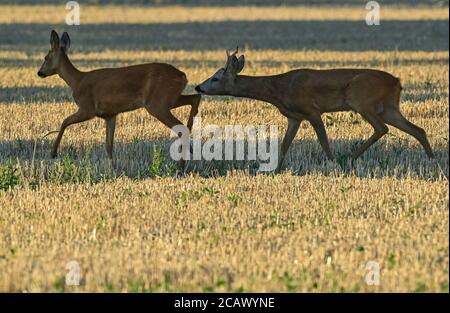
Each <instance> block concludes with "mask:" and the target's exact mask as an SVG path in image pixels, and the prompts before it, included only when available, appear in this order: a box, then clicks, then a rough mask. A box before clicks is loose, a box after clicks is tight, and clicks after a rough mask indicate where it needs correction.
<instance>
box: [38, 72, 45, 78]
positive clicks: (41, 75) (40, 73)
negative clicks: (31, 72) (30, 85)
mask: <svg viewBox="0 0 450 313" xmlns="http://www.w3.org/2000/svg"><path fill="white" fill-rule="evenodd" d="M37 74H38V76H39V77H45V75H44V73H42V72H41V71H39V72H37Z"/></svg>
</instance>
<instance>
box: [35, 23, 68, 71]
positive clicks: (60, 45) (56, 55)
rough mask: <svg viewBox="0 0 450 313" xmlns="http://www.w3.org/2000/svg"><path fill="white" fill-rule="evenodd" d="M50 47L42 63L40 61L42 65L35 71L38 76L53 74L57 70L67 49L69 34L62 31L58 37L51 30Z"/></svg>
mask: <svg viewBox="0 0 450 313" xmlns="http://www.w3.org/2000/svg"><path fill="white" fill-rule="evenodd" d="M50 47H51V48H50V51H49V52H48V53H47V55H46V56H45V59H44V63H42V66H41V68H40V69H39V72H38V73H37V74H38V76H39V77H42V78H44V77H47V76H51V75H55V74H56V73H57V72H58V68H59V65H60V63H61V60H62V57H63V56H65V55H66V54H67V52H68V51H69V47H70V38H69V34H67V33H66V32H64V33H63V34H62V36H61V39H60V38H59V36H58V33H57V32H55V31H54V30H52V33H51V34H50Z"/></svg>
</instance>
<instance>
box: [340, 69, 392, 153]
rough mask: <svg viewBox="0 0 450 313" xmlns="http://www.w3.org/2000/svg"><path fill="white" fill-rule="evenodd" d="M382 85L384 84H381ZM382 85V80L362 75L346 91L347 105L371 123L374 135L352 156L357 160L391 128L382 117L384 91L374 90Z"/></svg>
mask: <svg viewBox="0 0 450 313" xmlns="http://www.w3.org/2000/svg"><path fill="white" fill-rule="evenodd" d="M381 83H382V82H381ZM378 84H380V79H379V78H378V77H377V76H374V75H371V74H361V75H358V76H356V77H355V78H353V80H352V81H351V82H350V84H349V86H348V89H347V90H346V96H347V99H346V100H347V104H348V105H349V106H350V107H351V108H352V109H354V110H355V111H356V112H358V113H359V114H361V116H362V117H363V118H364V119H365V120H366V121H367V122H369V123H370V125H371V126H372V127H373V129H374V133H373V134H372V136H370V137H369V139H367V140H366V141H365V142H364V143H363V144H362V145H361V146H360V147H359V148H358V149H357V150H356V151H355V152H353V154H352V158H353V159H357V158H358V157H359V156H361V154H363V153H364V152H365V151H366V150H367V149H368V148H369V147H370V146H372V145H373V144H374V143H375V142H377V141H378V140H379V139H380V138H381V137H383V136H384V135H385V134H386V133H387V132H388V131H389V128H388V127H387V126H386V124H385V123H384V121H383V119H382V118H381V117H380V113H382V112H383V111H384V105H383V102H382V100H383V98H384V97H385V94H384V91H383V90H382V89H374V88H373V86H377V85H378Z"/></svg>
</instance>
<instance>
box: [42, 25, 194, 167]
mask: <svg viewBox="0 0 450 313" xmlns="http://www.w3.org/2000/svg"><path fill="white" fill-rule="evenodd" d="M50 45H51V49H50V51H49V52H48V54H47V55H46V56H45V60H44V63H43V64H42V66H41V68H40V69H39V72H38V73H37V74H38V76H39V77H42V78H44V77H48V76H52V75H55V74H57V75H59V77H61V78H62V79H63V80H64V81H65V82H66V83H67V85H69V87H70V88H71V89H72V92H73V93H72V94H73V98H74V100H75V103H76V104H77V106H78V111H77V112H75V113H74V114H72V115H70V116H68V117H67V118H66V119H65V120H64V121H63V122H62V125H61V127H60V129H59V130H58V131H53V132H58V136H57V138H56V140H55V142H54V145H53V149H52V150H51V156H52V157H56V155H57V150H58V146H59V144H60V142H61V139H62V136H63V134H64V131H65V130H66V128H67V127H68V126H70V125H73V124H76V123H81V122H84V121H87V120H90V119H93V118H94V117H100V118H102V119H104V120H105V122H106V151H107V154H108V157H109V158H110V159H112V157H113V142H114V130H115V126H116V117H117V115H118V114H119V113H123V112H127V111H132V110H136V109H139V108H145V109H146V110H147V111H148V113H150V115H152V116H154V117H156V118H157V119H158V120H159V121H161V122H162V123H163V124H164V125H166V126H167V127H169V128H171V129H172V127H174V126H175V125H183V124H182V123H181V122H180V121H179V120H178V119H177V118H176V117H175V116H173V114H172V113H171V110H172V109H175V108H178V107H181V106H184V105H190V106H191V111H190V115H189V119H188V122H187V127H188V129H189V130H191V128H192V124H193V119H194V117H195V116H196V114H197V113H198V107H199V104H200V100H201V95H199V94H193V95H182V94H181V92H182V91H183V90H184V88H185V87H186V84H187V78H186V75H185V74H184V73H183V72H181V71H180V70H178V69H176V68H175V67H173V66H172V65H169V64H165V63H148V64H140V65H133V66H128V67H121V68H103V69H97V70H93V71H90V72H82V71H79V70H78V69H77V68H76V67H75V66H73V65H72V63H71V62H70V60H69V58H68V56H67V52H68V50H69V47H70V38H69V35H68V34H67V32H64V33H63V34H62V36H61V39H60V38H59V36H58V34H57V33H56V32H55V31H54V30H52V32H51V35H50ZM53 132H50V133H53ZM50 133H48V134H47V135H49V134H50ZM47 135H45V136H47ZM45 136H44V137H45ZM179 136H180V134H179Z"/></svg>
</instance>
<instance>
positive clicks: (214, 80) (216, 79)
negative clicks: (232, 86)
mask: <svg viewBox="0 0 450 313" xmlns="http://www.w3.org/2000/svg"><path fill="white" fill-rule="evenodd" d="M218 80H219V79H218V78H213V79H211V81H213V82H216V81H218Z"/></svg>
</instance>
